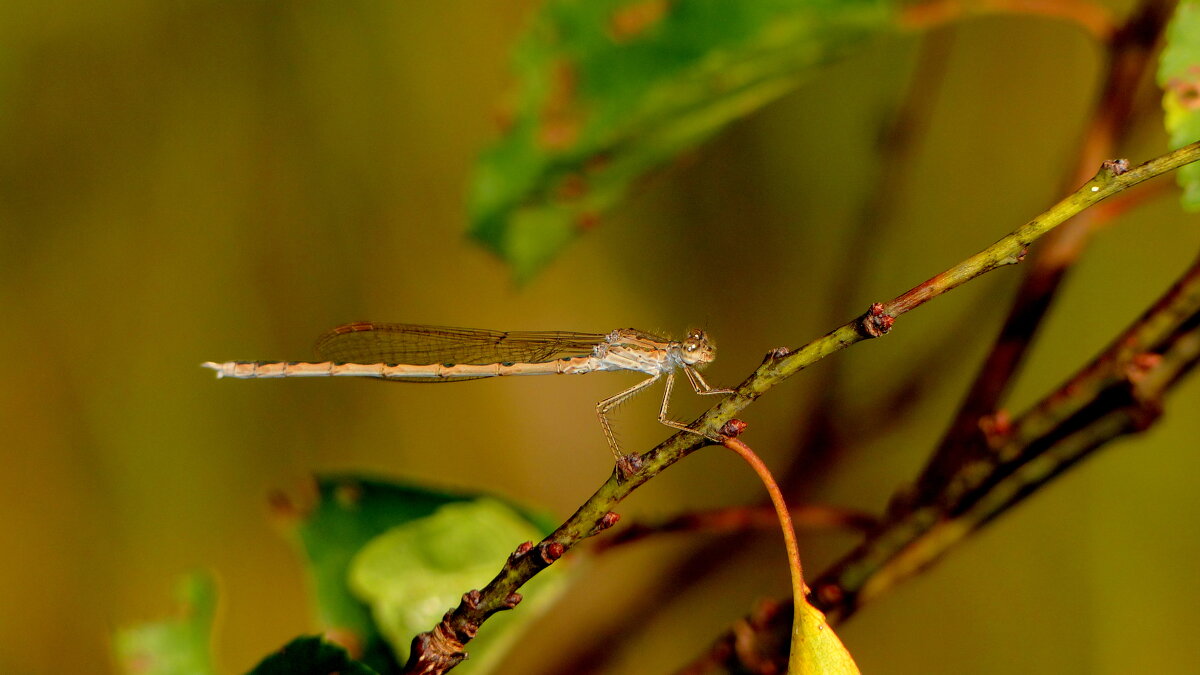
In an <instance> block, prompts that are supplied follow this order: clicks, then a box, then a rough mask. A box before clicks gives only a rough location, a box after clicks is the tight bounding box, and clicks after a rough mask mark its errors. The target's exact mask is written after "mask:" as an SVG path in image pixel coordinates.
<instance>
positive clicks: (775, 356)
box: [762, 347, 792, 364]
mask: <svg viewBox="0 0 1200 675" xmlns="http://www.w3.org/2000/svg"><path fill="white" fill-rule="evenodd" d="M791 353H792V350H791V348H790V347H776V348H774V349H772V350H771V351H769V352H767V353H766V354H764V355H763V360H762V362H763V363H764V364H767V363H774V362H776V361H778V360H779V359H782V358H783V357H785V356H787V355H788V354H791Z"/></svg>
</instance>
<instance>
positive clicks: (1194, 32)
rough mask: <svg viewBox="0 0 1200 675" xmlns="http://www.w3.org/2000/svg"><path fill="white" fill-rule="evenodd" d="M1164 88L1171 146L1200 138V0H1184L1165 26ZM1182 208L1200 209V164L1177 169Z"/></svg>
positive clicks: (1161, 83) (1161, 81)
mask: <svg viewBox="0 0 1200 675" xmlns="http://www.w3.org/2000/svg"><path fill="white" fill-rule="evenodd" d="M1158 84H1159V86H1160V87H1162V88H1163V112H1164V113H1166V115H1165V124H1166V127H1167V131H1168V132H1169V133H1170V134H1171V148H1172V149H1174V148H1180V147H1182V146H1184V145H1187V144H1188V143H1194V142H1195V141H1197V140H1200V0H1183V2H1180V3H1179V5H1178V6H1177V7H1176V8H1175V16H1174V17H1172V19H1171V25H1170V26H1168V27H1167V41H1166V46H1165V47H1164V48H1163V52H1162V59H1161V61H1160V62H1159V64H1158ZM1177 180H1178V181H1179V186H1180V187H1181V188H1183V197H1182V199H1181V201H1182V204H1183V207H1184V208H1185V209H1187V210H1189V211H1198V210H1200V164H1189V165H1187V166H1185V167H1183V168H1181V169H1179V173H1178V178H1177Z"/></svg>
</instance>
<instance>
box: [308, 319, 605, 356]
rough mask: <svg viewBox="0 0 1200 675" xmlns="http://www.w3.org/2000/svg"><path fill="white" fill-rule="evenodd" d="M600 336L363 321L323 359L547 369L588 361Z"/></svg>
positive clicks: (343, 330)
mask: <svg viewBox="0 0 1200 675" xmlns="http://www.w3.org/2000/svg"><path fill="white" fill-rule="evenodd" d="M604 338H605V335H603V334H599V333H573V332H568V331H512V332H507V333H505V332H501V331H494V330H481V329H475V328H449V327H445V326H422V325H418V324H407V323H373V322H370V321H360V322H358V323H348V324H346V325H344V326H338V327H337V328H334V329H333V330H331V331H329V332H328V333H326V334H324V335H322V336H321V337H320V338H319V339H318V340H317V346H316V348H317V353H318V354H320V356H321V358H323V359H325V360H328V361H335V362H338V363H388V364H398V363H403V364H408V365H413V366H424V365H431V364H435V363H465V364H485V363H541V362H544V361H552V360H554V359H558V358H563V357H570V356H584V355H586V354H590V353H591V352H592V349H593V348H594V347H595V346H596V345H597V344H599V343H601V342H603V341H604Z"/></svg>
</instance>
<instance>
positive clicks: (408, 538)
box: [350, 497, 562, 673]
mask: <svg viewBox="0 0 1200 675" xmlns="http://www.w3.org/2000/svg"><path fill="white" fill-rule="evenodd" d="M543 534H544V533H543V531H542V530H541V529H539V528H538V527H536V526H535V525H534V524H532V523H531V522H530V521H529V519H527V518H526V517H525V516H523V515H522V514H520V513H519V512H517V511H516V510H514V509H513V508H511V507H510V506H508V505H506V504H504V503H502V502H500V501H497V500H495V499H490V498H486V497H484V498H480V499H476V500H474V501H470V502H457V503H453V504H447V505H445V506H442V507H441V508H439V509H438V510H437V512H436V513H434V514H432V515H430V516H428V517H426V518H421V519H418V520H413V521H410V522H408V523H406V524H404V525H399V526H397V527H394V528H392V529H391V530H389V531H388V532H386V533H385V534H383V535H380V536H379V537H376V538H375V539H374V540H372V541H371V543H370V544H368V545H367V546H366V547H364V548H363V549H362V551H360V552H359V554H358V555H357V556H355V559H354V562H353V563H352V565H351V571H350V585H351V587H352V588H353V589H354V591H355V592H356V593H357V594H358V596H359V597H361V598H362V599H363V600H365V601H366V602H367V603H368V604H370V606H371V609H372V612H373V614H374V617H375V619H376V623H377V625H378V626H379V629H380V630H381V631H382V632H383V634H384V635H385V636H386V637H387V639H388V642H389V643H390V644H391V645H392V648H393V649H394V650H395V651H396V653H397V655H398V656H399V658H400V660H401V661H403V660H405V659H406V658H407V656H408V646H409V643H410V642H411V641H412V638H413V636H415V635H416V634H417V633H420V632H423V631H426V630H429V629H430V628H432V627H433V626H434V625H436V624H437V622H438V621H440V620H441V618H442V615H443V614H445V613H446V611H447V610H448V609H450V608H451V607H454V606H456V605H457V604H458V603H459V599H460V598H461V597H462V594H463V593H464V592H465V591H467V590H470V589H477V588H482V587H483V586H484V585H485V584H487V582H488V581H491V579H492V577H494V576H495V575H496V573H497V572H498V571H499V570H500V567H501V565H503V564H504V561H505V559H506V558H507V557H508V556H509V554H511V553H512V552H513V550H514V549H515V548H516V547H517V545H519V544H520V543H521V542H523V541H536V540H538V539H541V538H542V536H543ZM561 567H562V566H561V565H555V566H553V567H551V568H549V569H546V570H544V571H543V572H542V573H541V574H539V575H538V576H537V577H535V578H534V579H533V580H532V581H531V582H530V583H528V584H526V585H525V587H524V588H523V589H522V593H523V594H524V595H525V597H526V600H525V601H523V602H522V603H521V606H520V610H519V611H517V612H504V613H501V614H498V615H496V616H493V617H492V618H491V619H489V620H488V623H487V626H486V628H485V629H484V630H483V631H481V632H480V635H479V638H478V639H476V640H475V641H473V642H472V643H471V647H472V656H473V658H472V659H471V660H470V661H467V662H465V663H464V664H463V665H461V666H459V669H463V668H466V669H467V670H466V671H464V672H473V673H482V672H486V671H487V670H488V669H489V668H490V667H491V666H492V665H494V664H495V663H496V662H497V661H498V659H499V657H500V656H501V655H502V653H503V648H502V646H501V645H503V643H505V642H508V640H510V639H511V638H512V637H513V636H514V635H515V633H517V632H519V631H517V630H516V629H517V628H518V627H519V626H521V625H524V624H527V623H528V622H529V621H531V620H532V619H533V618H535V617H536V616H537V613H536V612H535V611H534V609H535V608H537V607H539V606H540V607H545V606H546V604H547V603H548V602H549V600H550V599H552V597H553V595H554V594H553V592H552V590H553V589H554V588H555V587H560V586H561V584H560V583H559V581H561V578H562V575H561V573H560V569H561Z"/></svg>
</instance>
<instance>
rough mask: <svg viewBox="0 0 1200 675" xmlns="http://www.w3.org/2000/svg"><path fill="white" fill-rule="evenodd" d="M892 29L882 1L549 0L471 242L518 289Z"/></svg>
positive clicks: (482, 170)
mask: <svg viewBox="0 0 1200 675" xmlns="http://www.w3.org/2000/svg"><path fill="white" fill-rule="evenodd" d="M892 25H893V24H892V7H891V3H890V0H755V1H754V2H728V0H591V1H589V2H579V1H578V0H549V2H547V3H546V4H545V6H544V7H543V8H542V10H541V11H540V13H539V14H538V15H537V16H536V17H535V19H534V22H533V25H532V27H531V28H530V30H529V31H528V32H527V34H526V35H525V37H524V38H523V40H522V41H521V43H520V44H519V45H518V46H517V48H516V51H515V69H516V71H517V78H518V81H519V85H518V92H517V97H516V104H515V110H514V111H513V115H512V119H511V122H510V124H509V125H508V128H507V130H506V133H505V135H504V136H503V138H502V139H501V140H500V141H499V142H497V143H496V144H495V145H494V146H493V147H491V148H490V149H489V150H487V151H486V152H485V153H484V154H483V156H482V157H481V159H480V161H479V164H478V166H477V168H476V172H475V177H474V181H473V184H472V186H471V194H470V209H471V233H472V235H473V236H475V237H476V238H478V239H479V240H480V241H481V242H483V243H484V244H485V245H487V246H488V247H489V248H491V249H492V250H494V251H495V252H496V253H498V254H499V255H500V256H501V257H502V258H504V259H505V260H506V261H507V262H509V263H510V264H511V265H512V266H513V271H514V274H515V276H516V277H517V278H518V279H519V280H522V281H523V280H526V279H528V278H529V277H530V276H532V275H533V274H534V273H535V272H537V271H538V270H539V269H540V268H541V267H542V266H543V265H545V264H546V263H547V262H549V261H550V260H551V259H552V258H553V257H554V256H555V255H556V254H557V253H558V252H559V251H560V250H561V249H562V248H563V247H564V246H566V245H567V244H568V243H569V242H570V241H571V240H572V239H574V238H575V237H576V236H577V235H578V234H579V233H580V232H581V231H583V230H585V229H587V228H588V227H589V226H591V225H592V224H594V223H595V222H596V219H597V218H598V217H599V216H600V215H601V214H602V213H603V212H604V211H606V210H607V209H608V208H610V207H611V206H613V205H614V204H615V203H616V202H617V201H618V200H620V199H621V198H623V197H624V195H625V194H626V193H627V191H628V190H629V188H630V185H631V183H632V182H633V181H634V180H635V179H637V178H639V177H641V176H643V175H644V174H646V173H647V172H648V171H650V170H651V169H654V168H655V167H658V166H660V165H662V164H664V163H665V162H667V161H668V160H670V159H671V158H673V157H675V156H677V155H679V154H680V153H681V152H684V151H685V150H688V149H690V148H692V147H695V146H696V145H697V144H699V143H701V142H703V141H704V140H706V139H707V138H709V137H711V136H712V135H713V134H715V133H716V132H717V131H719V130H720V129H721V128H722V127H723V126H724V125H725V124H727V123H729V122H730V121H732V120H735V119H737V118H739V117H742V116H744V115H747V114H749V113H751V112H753V111H755V110H757V109H758V108H760V107H762V106H763V105H765V104H766V103H768V102H770V101H773V100H775V99H777V98H779V97H780V96H781V95H783V94H784V93H786V92H788V91H789V90H791V89H792V88H794V87H795V86H796V84H797V83H798V82H799V81H800V80H801V79H802V78H803V77H804V76H806V75H808V74H809V73H811V72H813V71H814V70H815V69H816V67H817V66H819V65H821V64H824V63H826V62H828V61H830V60H832V59H835V58H837V57H840V56H842V55H844V54H846V53H847V52H849V51H851V50H852V49H853V48H855V47H857V46H858V45H860V44H862V43H863V42H864V40H865V39H866V38H869V37H871V36H873V35H875V34H877V33H880V32H881V31H883V30H885V29H888V28H890V27H891V26H892Z"/></svg>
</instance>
